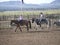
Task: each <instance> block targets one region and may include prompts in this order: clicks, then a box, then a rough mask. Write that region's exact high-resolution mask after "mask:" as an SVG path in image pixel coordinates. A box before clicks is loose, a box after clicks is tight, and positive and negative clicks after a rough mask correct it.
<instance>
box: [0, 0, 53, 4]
mask: <svg viewBox="0 0 60 45" xmlns="http://www.w3.org/2000/svg"><path fill="white" fill-rule="evenodd" d="M4 1H21V0H0V2H4ZM52 1H54V0H24V3H27V4H42V3H51V2H52Z"/></svg>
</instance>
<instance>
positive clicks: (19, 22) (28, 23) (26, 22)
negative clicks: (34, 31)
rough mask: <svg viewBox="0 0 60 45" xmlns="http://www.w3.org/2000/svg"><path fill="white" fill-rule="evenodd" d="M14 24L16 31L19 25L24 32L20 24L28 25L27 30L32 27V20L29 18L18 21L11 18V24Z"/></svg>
mask: <svg viewBox="0 0 60 45" xmlns="http://www.w3.org/2000/svg"><path fill="white" fill-rule="evenodd" d="M13 24H15V25H16V29H15V32H16V30H17V28H18V27H19V29H20V31H21V32H22V30H21V27H20V26H24V25H26V27H27V31H28V30H29V28H30V29H31V22H30V21H28V20H21V21H18V20H11V22H10V25H11V26H12V25H13Z"/></svg>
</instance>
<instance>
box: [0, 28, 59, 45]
mask: <svg viewBox="0 0 60 45" xmlns="http://www.w3.org/2000/svg"><path fill="white" fill-rule="evenodd" d="M0 45H60V29H55V28H53V29H48V30H46V29H42V30H41V29H39V30H33V29H30V30H29V32H27V30H25V29H23V32H20V31H19V30H17V32H14V30H13V29H4V30H0Z"/></svg>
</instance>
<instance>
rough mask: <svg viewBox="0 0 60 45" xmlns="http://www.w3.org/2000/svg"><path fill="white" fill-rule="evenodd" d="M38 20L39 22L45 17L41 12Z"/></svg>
mask: <svg viewBox="0 0 60 45" xmlns="http://www.w3.org/2000/svg"><path fill="white" fill-rule="evenodd" d="M39 18H40V21H41V20H42V19H45V16H44V14H43V13H42V12H41V13H40V15H39Z"/></svg>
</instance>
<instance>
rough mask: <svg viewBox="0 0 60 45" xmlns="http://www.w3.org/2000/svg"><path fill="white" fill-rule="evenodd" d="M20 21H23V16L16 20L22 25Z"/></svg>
mask: <svg viewBox="0 0 60 45" xmlns="http://www.w3.org/2000/svg"><path fill="white" fill-rule="evenodd" d="M22 20H23V16H22V15H20V17H19V18H18V21H19V22H21V23H22Z"/></svg>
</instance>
